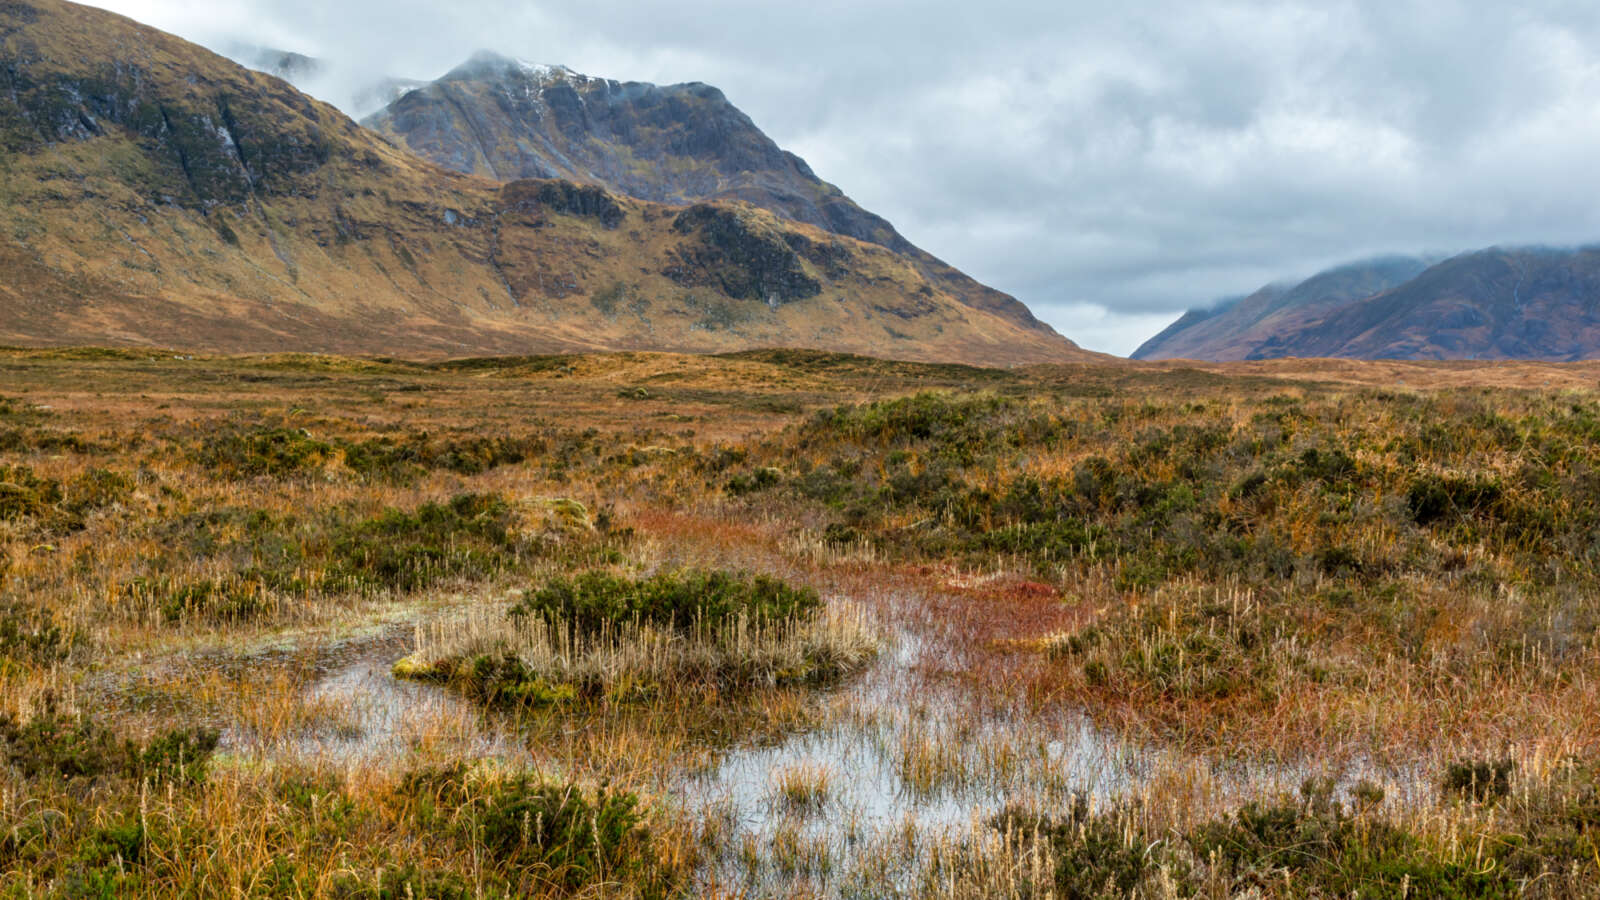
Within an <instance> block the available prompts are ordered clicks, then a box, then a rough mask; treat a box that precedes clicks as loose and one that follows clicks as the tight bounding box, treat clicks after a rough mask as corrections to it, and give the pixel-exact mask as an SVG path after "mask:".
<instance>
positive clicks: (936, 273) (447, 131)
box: [363, 50, 1049, 330]
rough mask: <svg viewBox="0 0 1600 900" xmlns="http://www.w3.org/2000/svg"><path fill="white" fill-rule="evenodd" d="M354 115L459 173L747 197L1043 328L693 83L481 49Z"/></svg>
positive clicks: (720, 96)
mask: <svg viewBox="0 0 1600 900" xmlns="http://www.w3.org/2000/svg"><path fill="white" fill-rule="evenodd" d="M363 124H365V125H366V126H367V127H369V128H372V129H373V130H374V131H377V132H379V133H380V134H383V135H385V136H386V137H388V138H390V139H391V140H393V141H394V142H396V143H397V144H398V145H399V146H402V147H405V148H406V149H408V150H410V151H411V152H413V153H416V154H417V155H419V156H421V157H423V158H425V159H429V160H431V161H433V162H435V163H437V164H439V165H441V166H444V167H446V168H450V169H454V170H455V171H458V172H462V173H465V174H474V175H482V176H485V177H489V178H494V179H496V180H500V181H507V180H514V179H517V178H562V179H567V180H570V181H574V182H579V183H591V184H598V185H600V186H602V187H605V188H606V189H608V190H611V191H613V192H617V193H622V194H626V195H628V196H631V197H635V198H637V199H641V200H648V201H652V202H658V203H668V204H678V205H681V204H689V203H697V202H705V201H711V202H722V201H739V202H745V203H749V204H751V205H754V206H757V207H760V208H763V209H767V210H769V211H771V212H773V213H775V214H777V215H779V216H780V217H783V218H786V219H790V220H792V221H796V222H801V223H804V224H807V225H812V226H815V227H818V228H821V229H824V230H826V231H831V232H833V233H835V234H839V235H842V236H845V237H851V238H855V239H857V240H861V241H865V242H868V243H874V244H878V245H879V246H883V247H886V248H888V249H890V250H891V251H893V252H895V253H898V254H900V255H902V256H905V257H906V258H907V259H909V260H911V261H912V262H913V264H915V265H916V266H917V267H918V268H919V269H920V270H921V271H922V272H923V274H924V275H925V276H927V277H928V278H929V279H930V280H933V281H936V282H939V283H940V284H941V285H942V286H943V287H944V288H945V289H946V290H948V291H950V292H951V293H952V294H953V295H954V296H956V297H957V298H959V299H961V300H962V301H963V302H965V303H967V304H968V305H969V306H972V307H974V308H977V309H981V310H984V311H986V312H990V313H994V314H996V315H1001V316H1004V317H1007V318H1009V319H1011V320H1012V321H1013V322H1015V323H1016V324H1018V325H1019V326H1021V327H1024V328H1029V329H1038V330H1047V329H1049V326H1048V325H1045V324H1044V323H1043V322H1041V321H1039V320H1038V319H1037V318H1036V317H1035V316H1034V315H1033V313H1032V312H1031V311H1030V310H1028V308H1027V307H1026V306H1025V305H1023V304H1022V303H1020V302H1018V301H1017V300H1016V299H1015V298H1014V297H1011V296H1009V295H1006V294H1004V293H1002V292H1000V291H997V290H994V289H993V288H989V287H987V286H985V285H982V284H980V283H979V282H977V281H976V280H974V279H972V278H970V277H969V276H967V275H965V274H963V273H962V272H960V271H959V270H957V269H955V268H954V267H952V266H950V265H949V264H948V263H945V262H944V261H943V260H940V259H938V258H936V257H934V256H933V255H932V254H929V253H927V252H926V251H924V250H921V249H920V248H918V247H916V246H915V245H914V244H912V243H911V242H910V241H909V240H907V239H906V238H905V237H904V236H903V235H901V234H900V232H899V231H898V230H896V229H895V227H894V226H893V225H892V224H890V223H889V222H888V221H887V220H886V219H884V218H883V217H881V216H878V215H876V214H874V213H872V212H870V211H868V210H865V209H863V208H862V207H861V206H860V205H858V204H857V203H856V202H855V201H853V200H851V199H850V198H849V197H848V196H846V195H845V194H844V192H843V191H841V190H839V188H838V187H836V186H834V185H832V184H830V183H828V182H826V181H824V180H822V179H821V178H819V177H818V176H817V174H816V173H815V172H814V171H812V169H811V167H810V165H808V164H807V163H806V162H805V160H803V159H801V158H800V157H799V156H797V155H795V154H793V153H790V152H788V151H786V150H784V149H783V148H781V147H780V146H778V144H777V143H776V142H775V141H773V140H772V139H771V138H770V137H768V136H767V135H766V134H765V133H764V132H763V131H762V130H761V129H760V128H759V127H757V126H756V124H755V122H754V121H753V120H751V118H750V117H749V116H748V115H746V114H745V113H744V112H743V111H741V110H740V109H738V107H736V106H734V105H733V104H732V103H731V102H729V101H728V98H727V96H726V95H725V94H724V93H723V92H722V91H721V90H720V89H718V88H716V87H713V86H711V85H707V84H704V83H702V82H685V83H681V84H674V85H655V84H649V83H646V82H631V81H629V82H624V81H617V80H614V79H607V78H598V77H593V76H589V75H584V74H580V73H578V72H574V71H572V70H571V69H568V68H566V67H564V66H539V65H533V64H529V63H526V62H523V61H521V60H516V59H513V58H511V57H507V56H503V55H501V54H499V53H496V52H493V51H488V50H481V51H479V52H477V53H475V54H474V55H473V56H472V57H471V58H469V59H468V60H467V61H466V62H464V63H462V64H461V65H459V66H457V67H455V68H454V69H452V70H451V71H450V72H448V73H446V74H445V75H444V76H442V77H440V78H439V79H437V80H435V81H433V82H432V83H430V84H427V85H425V86H423V87H420V88H416V89H414V90H410V91H407V92H406V93H404V94H403V95H401V96H400V97H398V98H396V99H395V101H394V102H393V103H391V104H390V105H389V106H388V107H386V108H384V109H383V110H380V111H379V112H377V113H374V114H372V115H370V116H368V117H367V118H365V119H364V120H363Z"/></svg>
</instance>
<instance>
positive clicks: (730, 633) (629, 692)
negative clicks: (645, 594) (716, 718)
mask: <svg viewBox="0 0 1600 900" xmlns="http://www.w3.org/2000/svg"><path fill="white" fill-rule="evenodd" d="M691 580H704V579H699V578H698V577H697V576H691ZM589 583H590V584H594V583H596V582H593V581H591V582H589ZM813 602H815V601H813ZM584 609H586V610H587V609H588V607H584ZM514 612H516V614H514V615H513V614H507V613H493V612H490V613H483V612H479V613H476V614H473V615H470V616H467V617H465V618H462V619H459V620H456V621H453V622H449V623H441V624H437V625H433V626H428V627H425V628H422V629H419V631H418V634H417V640H416V651H415V652H414V653H413V654H412V655H411V656H409V657H407V658H406V659H404V660H401V661H400V662H399V663H397V664H396V667H395V671H396V674H398V675H401V676H402V677H408V678H418V679H425V680H438V681H443V682H446V683H451V684H454V685H457V686H459V687H461V688H463V689H465V690H467V691H468V692H470V693H471V694H473V695H474V696H478V697H481V698H483V699H485V700H487V701H490V702H494V703H507V704H513V705H517V704H525V705H534V706H539V705H559V704H563V703H571V702H574V701H578V700H586V701H595V700H605V701H611V702H619V701H620V702H629V701H633V702H639V701H648V700H651V699H653V698H657V697H660V696H662V695H664V694H673V693H681V692H696V693H709V694H712V695H716V694H718V693H738V692H742V691H749V690H752V689H756V688H763V687H778V686H792V685H824V684H828V683H830V682H833V681H835V680H837V679H839V678H842V677H844V676H846V675H848V674H850V673H851V672H854V671H857V670H859V669H860V668H861V667H862V666H864V665H865V664H866V663H867V662H868V661H869V660H870V659H871V658H872V656H873V655H874V653H875V651H876V641H875V639H874V638H873V636H872V634H871V632H870V630H869V628H868V625H867V622H866V619H865V617H864V616H863V615H862V614H861V613H860V611H858V610H854V609H851V608H848V607H844V606H842V605H832V606H829V607H828V608H825V609H818V608H811V609H808V611H807V612H805V613H803V614H790V615H786V616H781V617H777V618H770V617H769V616H768V615H767V614H766V612H765V611H764V608H763V606H762V605H760V604H755V605H751V606H747V607H740V608H737V609H734V608H719V609H717V610H716V611H712V610H710V609H709V608H704V607H702V608H691V609H688V610H683V611H679V612H678V613H677V614H676V615H672V614H664V615H663V616H661V617H655V618H652V617H647V616H646V615H645V614H644V613H636V614H635V615H634V616H633V617H632V618H631V619H627V618H618V619H610V618H600V617H591V616H588V615H587V613H585V612H579V611H576V610H573V609H572V608H571V607H567V606H556V607H552V608H551V609H550V610H549V611H547V612H542V613H537V614H536V613H533V612H531V611H529V607H527V605H526V601H524V603H523V604H519V605H518V606H517V607H514ZM679 616H682V618H680V617H679Z"/></svg>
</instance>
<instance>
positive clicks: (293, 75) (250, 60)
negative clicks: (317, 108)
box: [221, 41, 327, 84]
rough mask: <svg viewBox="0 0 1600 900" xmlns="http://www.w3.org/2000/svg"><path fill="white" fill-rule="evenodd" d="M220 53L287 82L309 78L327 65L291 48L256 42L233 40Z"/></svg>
mask: <svg viewBox="0 0 1600 900" xmlns="http://www.w3.org/2000/svg"><path fill="white" fill-rule="evenodd" d="M221 52H222V55H223V56H226V57H228V58H229V59H231V60H233V61H234V62H236V63H238V64H239V65H241V66H244V67H245V68H247V69H255V70H256V71H258V72H265V73H267V74H268V75H275V76H277V77H279V78H282V79H283V80H284V81H287V82H289V83H291V84H298V83H300V82H303V81H309V80H311V79H313V78H316V77H317V76H319V75H322V74H323V73H324V72H325V71H326V69H327V65H326V64H325V63H323V61H322V60H320V59H316V58H314V57H310V56H306V55H305V54H303V53H295V52H293V51H291V50H279V49H277V48H274V47H262V46H260V45H258V44H247V43H244V42H242V41H234V42H231V43H229V44H227V45H225V46H224V47H223V48H222V50H221Z"/></svg>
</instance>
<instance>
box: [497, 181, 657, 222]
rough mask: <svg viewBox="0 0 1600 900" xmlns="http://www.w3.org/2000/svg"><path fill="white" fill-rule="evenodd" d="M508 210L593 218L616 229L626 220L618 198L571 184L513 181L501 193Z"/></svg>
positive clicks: (587, 187) (598, 190) (588, 187)
mask: <svg viewBox="0 0 1600 900" xmlns="http://www.w3.org/2000/svg"><path fill="white" fill-rule="evenodd" d="M500 197H501V200H502V202H503V204H504V207H505V208H506V209H515V210H518V211H520V212H538V211H548V212H552V213H558V214H565V215H571V216H579V217H581V218H586V219H593V220H595V221H596V222H599V223H600V224H601V225H602V226H603V227H605V228H607V229H615V228H616V227H617V226H619V225H621V224H622V222H623V220H624V219H625V218H626V214H625V213H624V212H623V211H622V207H621V206H619V205H618V204H617V201H616V199H615V198H613V197H612V196H611V195H610V194H608V193H606V192H605V191H604V190H601V189H600V188H597V187H595V186H594V185H576V184H573V183H572V182H570V181H513V182H511V183H510V184H508V185H506V186H505V187H504V188H502V189H501V190H500Z"/></svg>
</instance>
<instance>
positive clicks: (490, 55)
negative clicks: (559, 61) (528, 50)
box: [439, 50, 591, 82]
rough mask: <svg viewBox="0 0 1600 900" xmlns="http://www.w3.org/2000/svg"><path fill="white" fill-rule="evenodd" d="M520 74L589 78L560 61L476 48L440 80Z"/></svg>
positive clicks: (555, 78)
mask: <svg viewBox="0 0 1600 900" xmlns="http://www.w3.org/2000/svg"><path fill="white" fill-rule="evenodd" d="M508 76H509V77H520V78H524V79H527V80H531V81H536V82H548V81H565V80H571V79H577V80H583V81H588V80H591V79H589V78H588V77H587V76H585V75H581V74H579V73H577V72H574V71H573V70H571V69H569V68H567V67H566V66H562V65H549V64H544V63H535V62H530V61H528V60H525V59H518V58H515V57H510V56H506V55H504V54H502V53H499V52H497V51H494V50H479V51H478V52H476V53H474V54H472V56H470V57H468V59H467V61H466V62H464V63H462V64H461V65H459V66H456V67H455V68H454V69H451V70H450V71H449V72H448V73H447V74H446V75H445V76H444V77H443V78H441V79H439V80H440V81H479V80H494V79H502V78H506V77H508Z"/></svg>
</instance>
